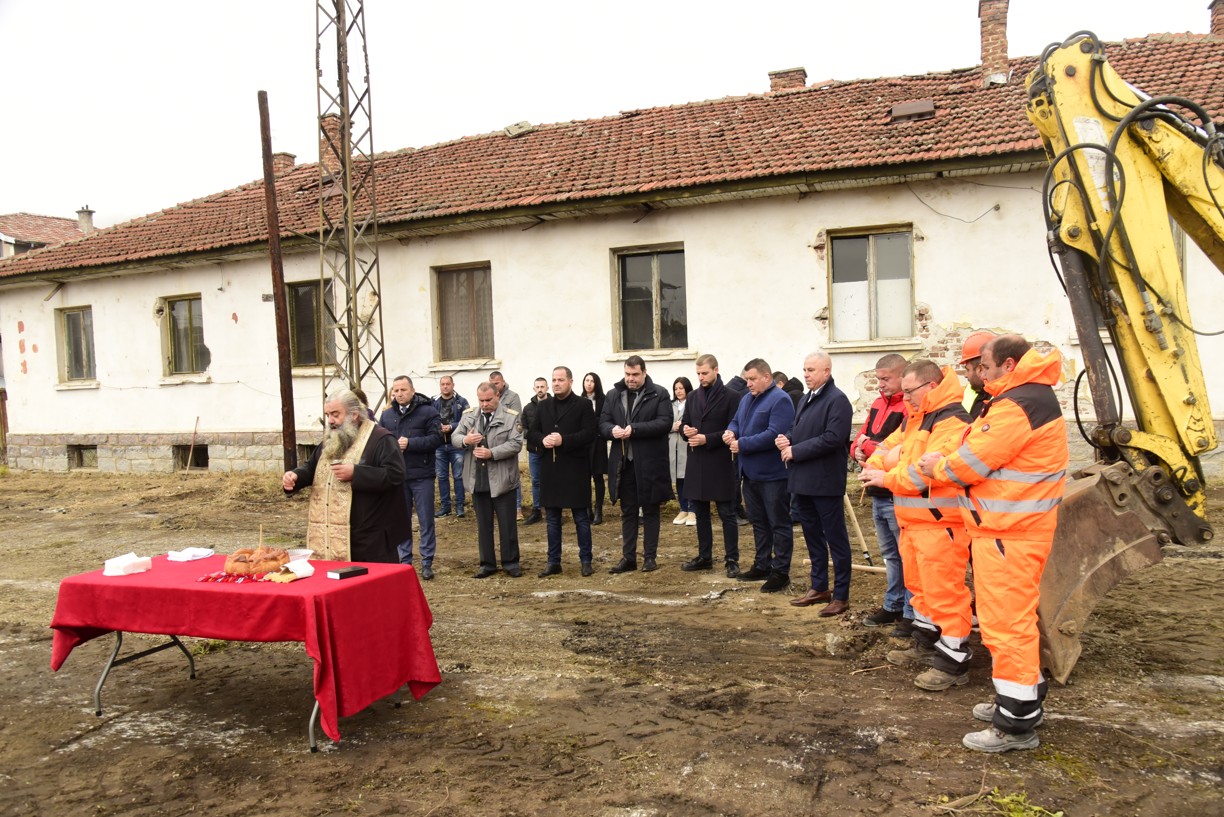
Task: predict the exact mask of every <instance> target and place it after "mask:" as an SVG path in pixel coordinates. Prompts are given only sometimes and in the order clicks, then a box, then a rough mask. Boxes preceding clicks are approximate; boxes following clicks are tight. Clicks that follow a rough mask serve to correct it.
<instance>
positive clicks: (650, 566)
mask: <svg viewBox="0 0 1224 817" xmlns="http://www.w3.org/2000/svg"><path fill="white" fill-rule="evenodd" d="M658 569H659V565H658V563H657V562H656V561H655V560H654V559H643V560H642V572H643V573H652V572H654V571H656V570H658Z"/></svg>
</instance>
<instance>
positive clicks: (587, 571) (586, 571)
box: [582, 562, 595, 576]
mask: <svg viewBox="0 0 1224 817" xmlns="http://www.w3.org/2000/svg"><path fill="white" fill-rule="evenodd" d="M594 572H595V571H594V570H592V569H591V563H590V562H583V563H582V575H583V576H590V575H591V574H592V573H594Z"/></svg>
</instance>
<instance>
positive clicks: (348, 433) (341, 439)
mask: <svg viewBox="0 0 1224 817" xmlns="http://www.w3.org/2000/svg"><path fill="white" fill-rule="evenodd" d="M360 431H361V421H360V420H357V419H355V418H354V417H353V415H351V414H350V415H349V416H348V417H346V418H344V422H343V423H341V424H340V425H338V426H336V427H335V428H332V427H330V426H329V427H328V429H327V436H325V437H324V438H323V456H324V457H325V458H326V459H329V460H338V459H341V458H342V457H343V456H344V455H345V454H346V453H348V450H349V449H350V448H352V447H353V443H354V442H356V440H357V434H358V433H359V432H360Z"/></svg>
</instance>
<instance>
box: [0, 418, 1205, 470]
mask: <svg viewBox="0 0 1224 817" xmlns="http://www.w3.org/2000/svg"><path fill="white" fill-rule="evenodd" d="M860 424H861V421H860ZM857 428H858V425H856V426H855V429H856V430H857ZM1067 435H1068V442H1069V444H1070V447H1071V467H1072V469H1076V468H1083V467H1084V466H1086V465H1089V464H1091V463H1092V447H1091V446H1089V445H1088V443H1086V442H1084V440H1083V438H1082V437H1081V436H1080V434H1079V432H1078V431H1077V430H1076V429H1075V426H1074V423H1070V424H1069V425H1068V429H1067ZM1216 435H1217V436H1218V437H1219V438H1220V439H1221V440H1224V420H1217V421H1216ZM318 442H319V433H318V432H314V433H313V434H303V435H301V436H299V437H298V444H299V445H311V446H313V445H316V444H317V443H318ZM91 445H92V446H97V460H98V464H97V468H96V470H98V471H106V472H109V473H119V474H169V473H173V472H174V471H176V470H181V468H180V467H179V465H178V464H177V463H176V461H175V457H174V447H175V446H180V445H181V446H189V445H191V435H190V434H10V435H9V438H8V465H9V467H10V468H14V469H18V470H22V471H68V470H70V458H69V446H91ZM196 445H197V446H201V445H204V446H208V470H209V471H215V472H222V473H228V472H233V471H256V472H264V473H280V472H281V471H282V469H283V468H284V455H283V452H282V449H281V435H280V432H275V431H237V432H229V433H225V434H201V435H199V436H198V437H197V438H196ZM1201 459H1202V463H1203V471H1204V474H1205V476H1206V477H1207V479H1208V480H1210V481H1211V482H1218V481H1219V480H1221V479H1224V444H1222V445H1221V447H1219V448H1217V449H1216V450H1214V451H1211V452H1209V453H1208V454H1207V455H1206V456H1204V457H1202V458H1201ZM88 470H94V469H88Z"/></svg>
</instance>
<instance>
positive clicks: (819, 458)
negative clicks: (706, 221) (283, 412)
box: [283, 333, 1068, 752]
mask: <svg viewBox="0 0 1224 817" xmlns="http://www.w3.org/2000/svg"><path fill="white" fill-rule="evenodd" d="M894 358H895V359H894ZM961 364H962V367H963V371H964V372H965V374H966V376H967V379H968V381H969V384H970V386H971V387H973V392H974V400H973V402H972V404H971V405H970V406H969V407H968V409H967V408H966V406H965V405H964V403H965V402H966V401H965V396H964V388H963V387H962V386H961V385H960V381H959V380H958V378H957V376H956V372H955V370H954V369H953V368H952V367H945V368H941V367H940V366H938V365H937V364H935V363H934V362H933V361H930V360H925V359H918V360H912V361H908V362H907V361H905V360H904V359H903V358H900V356H897V355H890V356H886V357H885V358H882V359H881V360H880V361H879V362H878V363H877V370H876V374H877V379H878V381H879V384H880V399H879V400H877V401H876V404H873V406H872V409H871V411H870V413H869V416H868V418H867V421H866V423H865V424H864V427H863V429H862V431H861V433H860V434H859V435H858V436H857V437H856V438H855V439H854V440H853V451H854V458H855V459H857V460H858V461H859V462H861V463H862V464H863V470H862V473H861V475H860V479H861V481H862V483H863V485H864V486H865V487H866V488H868V489H869V490H871V492H872V499H873V517H874V518H875V521H876V529H877V534H878V538H879V541H880V548H881V553H882V555H883V556H884V559H885V563H886V567H887V574H886V576H887V584H888V587H887V589H886V593H885V598H884V604H883V606H882V607H881V608H880V610H878V611H876V612H875V613H873V614H872V615H871V616H868V620H867V621H866V622H865V623H868V624H875V625H883V624H886V623H894V622H901V623H903V625H904V626H903V627H902V631H901V632H899V633H898V632H894V634H895V635H897V634H899V635H905V636H912V641H911V644H912V646H910V647H909V648H908V649H904V650H893V651H892V652H890V653H889V654H888V660H889V661H890V662H892V663H896V664H914V665H919V666H924V667H925V669H924V670H923V671H922V672H921V673H920V674H919V675H918V676H917V677H916V679H915V683H916V684H917V685H918V686H919V687H921V688H923V689H927V690H932V691H939V690H944V689H948V688H949V687H952V686H956V685H960V684H963V683H965V682H966V681H967V674H966V673H967V671H968V662H969V660H970V658H971V656H972V653H971V650H970V648H969V646H968V640H969V636H970V630H971V627H972V618H973V607H972V605H973V604H974V601H975V600H974V598H973V597H972V596H973V595H974V594H971V592H970V590H969V588H968V587H967V586H966V569H967V568H968V567H969V565H970V563H972V570H973V577H974V592H975V595H976V614H977V618H978V621H979V624H980V629H981V634H982V641H983V643H984V644H985V645H986V647H987V648H988V649H989V650H990V652H991V656H992V659H993V669H992V677H993V684H994V690H995V698H994V701H993V702H992V703H985V704H979V705H978V706H975V707H974V708H973V716H974V717H975V718H977V719H979V720H983V721H987V722H989V723H990V724H991V726H990V727H989V728H987V729H984V730H982V731H979V732H972V733H969V734H967V735H965V737H964V740H963V742H964V745H965V746H966V747H968V748H971V749H975V750H978V751H984V752H1002V751H1008V750H1012V749H1028V748H1033V747H1035V746H1037V745H1038V743H1039V741H1038V738H1037V735H1036V732H1035V731H1034V730H1035V729H1036V727H1038V726H1039V725H1040V724H1041V722H1042V720H1043V711H1042V702H1043V700H1044V698H1045V694H1046V683H1045V681H1044V678H1043V676H1042V673H1041V665H1040V652H1039V650H1040V643H1039V634H1038V629H1037V601H1038V590H1039V585H1040V581H1041V574H1042V571H1043V569H1044V565H1045V562H1046V559H1047V558H1048V556H1049V551H1050V546H1051V543H1052V541H1053V536H1054V530H1055V527H1056V524H1057V509H1058V505H1059V503H1060V502H1061V499H1062V495H1063V490H1064V486H1065V481H1066V471H1067V466H1068V450H1067V441H1066V423H1065V421H1064V419H1063V416H1062V409H1061V406H1060V405H1059V402H1058V399H1057V396H1056V395H1055V393H1054V390H1053V387H1054V386H1055V385H1056V384H1057V383H1058V382H1059V381H1060V379H1061V367H1062V361H1061V357H1060V356H1059V354H1058V352H1057V351H1051V352H1049V353H1048V354H1044V355H1043V354H1041V353H1039V352H1037V351H1036V350H1034V349H1033V348H1032V347H1031V346H1030V344H1028V343H1027V342H1026V341H1025V340H1024V339H1023V338H1021V337H1020V336H1018V335H1000V336H994V335H992V334H991V333H974V334H973V335H971V336H970V337H969V339H968V340H967V341H966V343H965V346H964V349H963V354H962V360H961ZM831 372H832V366H831V361H830V358H829V355H828V354H826V353H824V352H819V351H818V352H813V353H812V354H810V355H808V356H807V357H806V358H805V360H804V364H803V379H804V384H805V386H806V388H807V391H806V392H805V393H803V394H801V395H796V398H797V399H792V397H791V396H790V395H788V394H787V393H786V392H784V391H783V390H782V389H781V388H780V387H778V386H777V385H776V383H775V381H774V378H773V374H772V369H771V368H770V366H769V365H768V364H767V363H766V362H765V361H764V360H761V359H759V358H758V359H754V360H752V361H749V363H748V364H747V365H745V367H744V370H743V372H742V375H741V377H742V382H743V383H744V386H745V387H746V392H740V391H739V390H737V389H736V388H733V387H732V386H731V385H730V384H724V383H723V381H722V378H721V376H720V375H719V372H718V361H717V359H716V358H715V357H714V356H713V355H708V354H707V355H702V356H701V357H699V358H698V359H697V361H696V375H697V381H698V384H699V387H698V388H697V389H695V390H694V391H693V393H692V394H691V395H690V396H689V398H688V400H687V401H686V404H685V408H684V412H683V417H682V419H681V433H682V434H683V435H684V438H685V439H686V440H687V443H688V446H689V456H688V461H687V466H686V472H685V482H684V485H685V488H684V492H685V495H686V498H688V499H689V500H691V501H692V502H693V507H694V513H695V515H696V522H697V524H696V527H697V555H696V556H695V557H694V558H692V559H690V560H689V561H687V562H685V563H684V564H683V565H682V568H683V569H684V570H686V571H698V570H710V569H713V566H714V556H713V525H712V514H711V507H710V505H711V503H713V505H714V508H715V509H716V510H717V513H718V516H719V519H720V521H721V523H722V525H721V527H722V533H723V546H724V552H723V564H724V568H725V570H726V575H727V576H728V577H730V578H738V579H740V580H743V581H755V580H759V581H762V586H761V589H762V592H777V591H779V590H782V589H784V588H786V587H787V586H788V585H789V584H790V564H791V557H792V549H793V532H792V530H793V525H792V515H793V519H794V520H795V521H797V522H798V523H799V526H800V528H801V530H802V533H803V537H804V540H805V544H806V546H807V550H808V555H809V557H810V560H811V570H810V576H809V581H810V586H809V588H808V590H807V591H806V592H805V593H804V594H803V595H802V596H800V597H798V598H796V599H793V600H792V601H791V604H793V605H795V606H798V607H806V606H810V605H813V604H818V603H821V604H825V607H824V608H823V609H822V610H821V611H820V615H822V616H835V615H840V614H842V613H844V612H846V610H847V609H848V607H849V604H848V602H849V591H850V544H849V536H848V534H847V531H846V523H845V514H844V509H843V506H844V502H845V499H844V497H845V492H846V479H847V467H846V466H847V462H848V460H849V459H850V457H851V451H852V441H851V415H852V408H851V405H850V401H849V399H848V398H847V397H846V395H845V394H844V393H843V392H842V391H841V390H840V389H839V388H838V387H837V386H836V385H835V383H834V382H833V378H832V374H831ZM737 379H740V378H737ZM499 386H500V388H499ZM551 386H552V396H551V397H550V398H549V399H546V400H539V401H537V402H536V404H535V406H534V411H533V412H532V413H531V417H530V421H529V422H528V423H527V426H526V428H524V424H523V418H522V416H521V415H520V413H519V410H518V409H517V408H516V407H515V406H513V405H511V403H513V402H517V399H518V398H517V395H514V394H513V392H510V391H509V389H508V388H507V387H506V386H505V380H504V378H501V377H500V374H498V375H497V377H493V376H490V379H489V382H485V383H481V384H480V385H479V386H478V388H477V394H476V396H477V405H476V406H467V407H465V403H464V401H463V398H461V397H458V395H456V394H455V393H454V385H453V381H451V380H450V378H444V379H443V384H442V392H443V393H442V395H441V396H440V397H439V398H436V399H435V400H433V401H431V400H429V399H428V398H425V397H423V396H421V395H418V394H417V393H416V392H415V390H414V388H413V385H412V381H411V379H410V378H408V377H404V376H401V377H397V378H396V379H395V380H394V381H393V383H392V388H391V397H392V400H391V404H390V405H389V407H388V408H387V409H386V410H385V411H384V412H383V413H382V415H381V417H380V418H379V421H378V423H377V424H375V423H374V422H373V421H371V420H370V419H369V418H368V417H367V416H366V413H365V407H364V406H362V405H361V402H360V401H359V400H358V399H357V398H356V397H355V396H354V395H353V394H352V393H351V392H344V393H341V394H340V395H337V396H334V397H331V398H329V399H328V401H327V402H326V404H325V413H326V417H327V423H328V432H327V435H326V436H325V439H324V441H323V443H322V444H321V445H320V446H319V447H318V448H317V449H316V450H315V452H314V454H313V455H312V457H311V459H310V460H309V461H308V462H307V463H306V464H305V465H303V466H301V467H299V468H297V469H295V470H293V471H289V472H286V473H285V475H284V478H283V487H284V490H285V491H286V492H287V493H293V492H296V491H298V490H301V489H302V488H305V487H307V486H309V485H312V484H313V485H314V486H315V488H316V490H315V492H314V493H313V494H312V497H311V508H310V515H309V524H308V536H307V544H308V546H310V547H311V548H313V549H315V550H316V551H317V552H319V553H320V554H321V555H323V556H324V557H325V558H347V559H352V560H355V561H396V560H397V559H398V560H399V561H404V562H408V563H411V560H412V550H413V539H412V530H411V524H410V520H409V519H408V513H409V512H410V511H411V509H413V508H415V510H416V513H417V518H418V520H419V524H420V536H421V546H420V551H421V558H422V571H421V575H422V578H424V579H429V578H432V576H433V571H432V562H433V556H434V551H435V544H436V542H435V536H434V529H433V520H434V507H433V506H434V501H433V500H434V497H433V492H434V479H435V477H437V478H438V480H439V483H441V479H442V475H443V462H444V461H443V457H442V455H443V454H445V467H446V472H447V476H448V477H449V472H450V471H451V469H452V465H451V464H452V462H453V461H454V459H453V457H454V452H458V455H459V456H460V457H461V458H462V463H463V468H462V476H461V478H460V477H456V479H455V492H456V495H455V508H456V510H457V512H458V513H460V514H461V513H462V509H463V502H464V489H465V488H466V489H467V490H468V491H469V492H470V493H471V496H472V505H473V509H474V512H475V515H476V519H477V531H478V549H479V554H480V567H479V569H478V571H477V572H476V574H475V575H474V578H477V579H483V578H487V577H488V576H491V575H494V574H495V573H496V572H497V571H498V564H499V561H500V564H501V569H502V570H503V571H505V573H506V574H507V575H509V576H511V577H519V576H521V575H522V569H521V567H520V564H519V547H518V533H517V524H516V521H517V520H516V513H517V509H518V504H517V503H518V501H519V500H518V498H517V497H518V490H519V488H520V477H519V467H518V457H519V452H520V451H521V449H522V447H523V445H524V441H526V443H527V445H528V446H529V447H530V448H531V449H532V450H534V451H535V452H536V453H537V454H538V458H537V466H538V472H539V492H540V495H539V502H538V503H537V506H542V507H543V508H544V509H545V512H546V517H547V529H548V556H547V564H546V565H545V567H544V569H543V570H542V571H541V572H540V574H539V575H540V577H541V578H543V577H548V576H552V575H556V574H559V573H561V572H562V567H561V541H562V534H561V524H562V512H563V510H564V509H567V508H568V509H569V510H570V512H571V515H572V517H573V520H574V525H575V528H576V533H577V543H578V559H579V564H580V566H581V572H582V575H583V576H589V575H591V573H592V545H591V519H590V514H589V510H588V509H589V507H590V495H591V477H592V472H591V462H592V458H591V456H590V451H591V446H592V445H594V444H596V443H597V441H600V440H608V441H611V443H612V447H611V452H610V454H609V457H608V476H609V489H610V496H611V498H612V500H613V501H614V502H619V504H620V506H621V519H622V531H621V532H622V540H623V550H622V555H621V559H620V561H619V562H618V563H617V564H616V565H615V566H614V567H612V568H611V570H610V571H609V572H611V573H614V574H619V573H626V572H629V571H633V570H637V569H638V568H639V564H638V558H637V556H638V554H637V549H638V548H637V545H638V538H639V532H641V538H642V557H643V558H642V561H641V567H640V569H641V570H642V571H643V572H650V571H653V570H656V569H657V567H658V564H657V552H658V541H659V528H660V517H659V510H660V505H661V504H662V503H663V502H665V501H667V500H669V499H671V498H672V497H673V494H672V487H671V478H670V473H669V467H668V435H669V433H671V429H672V424H673V417H672V409H671V405H670V400H669V395H668V394H667V391H666V390H665V389H664V388H663V387H661V386H658V385H656V384H655V383H653V382H652V380H651V379H650V377H649V376H648V375H647V373H646V364H645V361H644V360H643V359H642V358H641V357H639V356H636V355H634V356H631V357H629V358H628V359H627V360H626V361H625V364H624V378H623V379H622V380H621V381H620V382H618V383H617V384H616V385H615V386H614V387H612V389H611V390H610V391H609V392H608V394H607V395H606V398H605V401H604V404H603V409H602V412H601V413H600V414H599V416H596V414H595V410H594V408H593V405H592V401H590V400H588V399H587V398H585V397H584V396H581V395H578V394H575V393H574V391H573V373H572V371H571V370H570V369H568V368H567V367H564V366H559V367H557V368H555V369H554V370H553V372H552V380H551ZM898 395H900V398H899V399H898ZM439 401H442V402H441V405H439ZM448 448H449V449H451V450H449V451H448V450H447V449H448ZM460 479H461V481H460ZM448 482H449V480H448ZM397 488H399V489H400V490H402V494H403V500H404V501H402V502H395V501H389V502H388V501H383V500H385V499H386V497H387V495H388V494H389V492H392V491H395V490H396V489H397ZM448 488H449V485H447V489H448ZM737 489H742V493H743V499H744V503H745V505H746V507H747V512H748V517H749V520H750V522H751V524H752V529H753V537H754V545H755V548H754V553H753V562H752V566H751V567H750V568H749V569H748V570H745V571H742V572H741V571H740V569H739V541H738V536H739V534H738V525H737V521H736V516H735V502H736V491H737ZM443 493H444V497H445V498H444V499H443V502H442V507H441V508H440V509H439V510H438V512H437V515H438V516H442V515H445V513H448V512H449V510H450V508H449V503H448V500H449V496H446V494H448V493H449V490H445V491H444V492H443ZM380 497H382V499H380ZM495 519H496V522H497V525H498V534H499V537H498V538H499V544H500V553H499V552H498V551H497V550H495V548H494V542H493V532H494V531H493V523H494V520H495ZM391 531H401V532H406V533H407V538H406V539H402V540H401V541H398V542H392V541H391V534H390V533H389V532H391ZM499 556H500V559H499ZM830 559H831V560H832V563H833V571H832V573H833V576H832V587H830V581H829V579H830V576H829V567H828V565H829V562H830Z"/></svg>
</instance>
